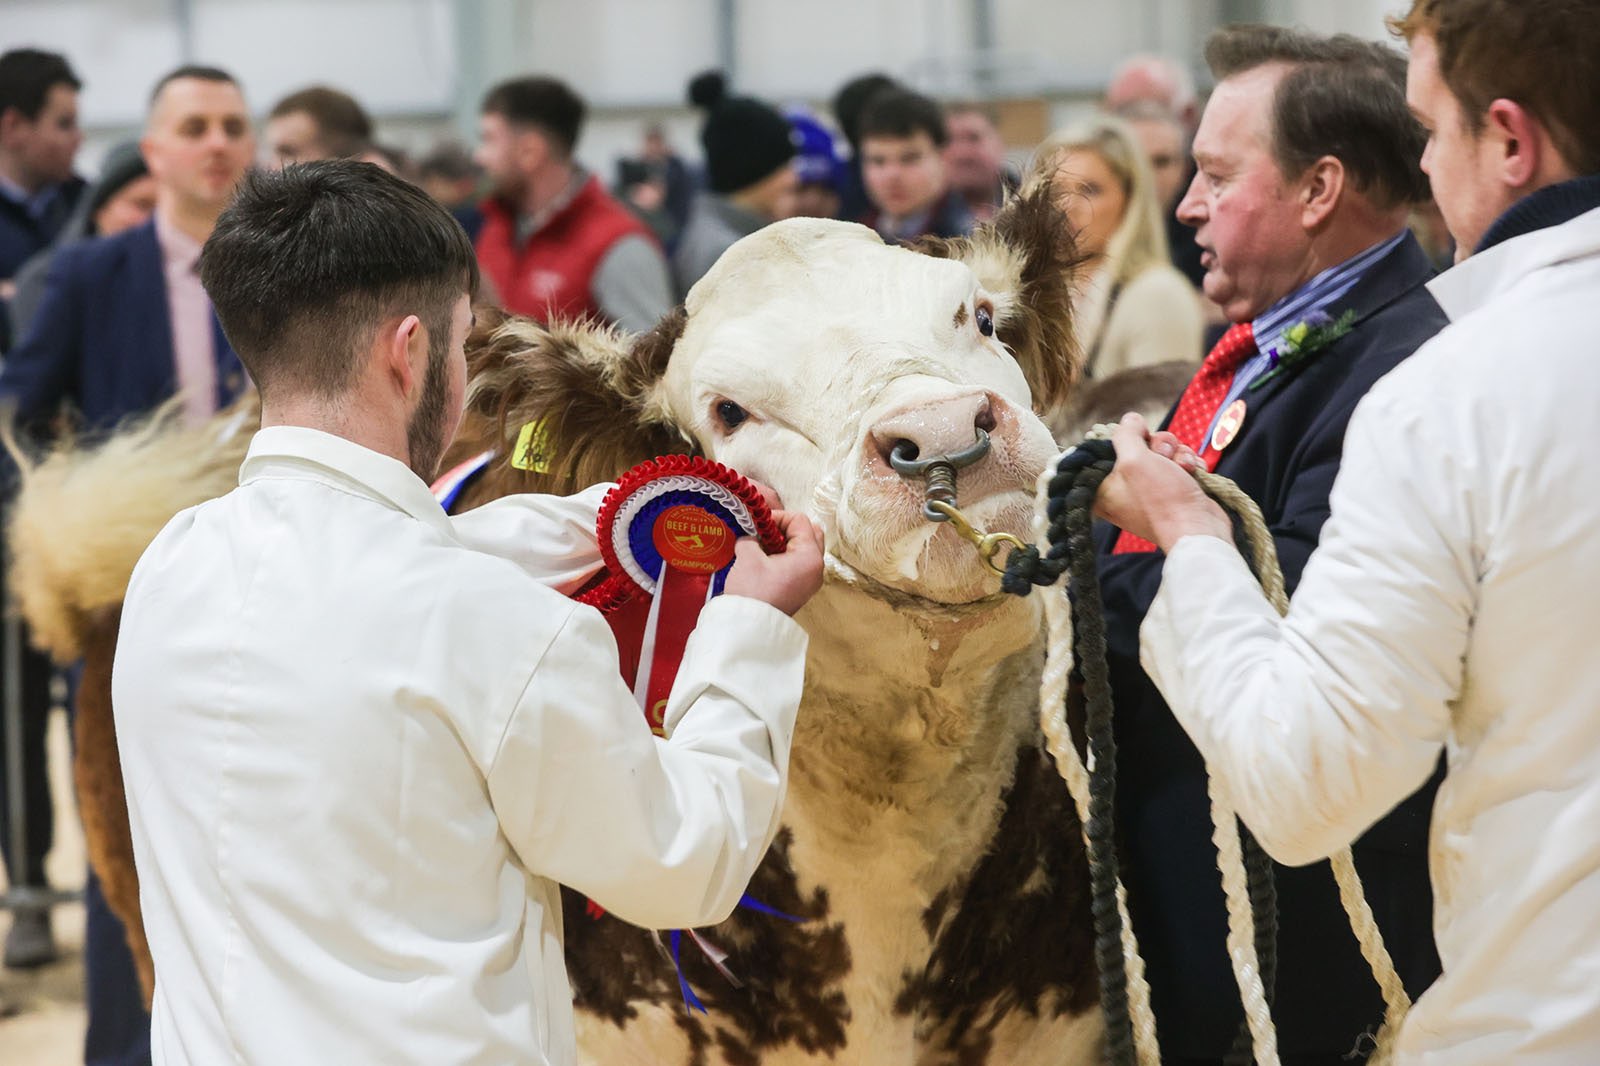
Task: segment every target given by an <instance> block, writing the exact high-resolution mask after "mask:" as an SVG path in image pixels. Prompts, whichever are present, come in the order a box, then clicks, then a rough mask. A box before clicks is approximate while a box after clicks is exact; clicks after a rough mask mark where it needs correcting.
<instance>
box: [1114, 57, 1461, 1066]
mask: <svg viewBox="0 0 1600 1066" xmlns="http://www.w3.org/2000/svg"><path fill="white" fill-rule="evenodd" d="M1206 58H1207V61H1208V62H1209V63H1210V65H1211V68H1212V72H1213V74H1214V75H1215V76H1216V78H1217V80H1218V84H1217V88H1216V90H1215V92H1214V93H1213V95H1212V97H1211V99H1210V102H1209V103H1208V105H1207V107H1206V111H1205V115H1204V118H1203V119H1202V122H1201V125H1200V129H1199V131H1198V133H1197V135H1196V138H1195V143H1194V156H1195V161H1196V163H1197V165H1198V173H1197V175H1196V177H1195V179H1194V181H1193V182H1192V183H1191V185H1190V187H1189V190H1188V193H1187V194H1186V195H1185V197H1184V199H1183V201H1182V202H1181V203H1180V204H1179V207H1178V214H1179V217H1180V218H1181V219H1182V220H1183V221H1184V222H1185V223H1187V224H1189V225H1193V226H1195V227H1197V233H1196V239H1197V240H1198V242H1199V244H1200V247H1201V251H1202V259H1203V262H1204V265H1205V269H1206V275H1205V282H1204V289H1205V294H1206V295H1207V296H1208V297H1209V298H1210V299H1211V300H1213V301H1214V302H1216V303H1217V304H1218V305H1219V306H1220V307H1221V308H1222V310H1223V312H1224V314H1225V315H1226V316H1227V318H1228V319H1229V320H1230V321H1231V322H1233V323H1234V325H1233V327H1232V328H1231V329H1230V330H1229V331H1228V333H1227V334H1225V335H1224V337H1223V339H1222V340H1221V341H1219V343H1218V345H1217V348H1216V349H1214V350H1213V352H1212V354H1211V355H1210V356H1208V358H1207V360H1206V363H1205V364H1204V365H1203V366H1202V369H1201V370H1200V371H1199V372H1198V373H1197V374H1196V376H1195V378H1194V380H1193V381H1191V383H1190V385H1189V386H1188V388H1187V389H1186V390H1185V393H1184V395H1183V397H1182V398H1181V399H1180V400H1179V403H1178V405H1177V407H1176V408H1175V409H1174V412H1173V414H1172V415H1171V416H1169V419H1168V423H1169V425H1168V428H1170V429H1171V430H1172V431H1173V432H1174V433H1175V434H1177V435H1178V436H1179V437H1181V438H1183V439H1184V440H1185V442H1186V443H1188V444H1189V445H1190V446H1192V447H1193V448H1194V450H1195V451H1196V452H1197V453H1199V454H1200V455H1201V456H1202V458H1203V459H1205V460H1206V461H1207V462H1208V463H1209V464H1210V465H1211V467H1212V468H1213V469H1214V470H1215V471H1216V472H1217V473H1218V474H1222V475H1224V476H1226V477H1229V478H1232V479H1233V480H1234V481H1236V482H1237V483H1238V484H1239V485H1240V487H1242V488H1243V489H1244V491H1245V492H1247V493H1248V494H1249V495H1250V496H1251V497H1252V498H1254V499H1255V500H1256V501H1257V502H1258V503H1259V504H1260V505H1261V508H1262V511H1263V513H1264V515H1265V517H1266V521H1267V524H1268V526H1269V527H1270V528H1271V531H1272V535H1273V537H1274V539H1275V540H1276V542H1277V547H1278V556H1279V559H1280V561H1281V562H1282V565H1283V571H1284V576H1285V578H1286V580H1287V582H1288V585H1289V588H1290V589H1291V590H1293V588H1294V586H1295V584H1296V582H1297V581H1298V579H1299V576H1300V571H1301V569H1302V567H1303V566H1304V565H1305V561H1306V558H1307V557H1308V556H1309V555H1310V554H1311V551H1312V549H1313V548H1314V547H1315V546H1316V543H1317V537H1318V534H1319V531H1320V530H1321V527H1322V524H1323V522H1324V521H1325V520H1326V519H1327V517H1328V494H1329V490H1330V489H1331V488H1332V485H1333V481H1334V476H1335V474H1336V473H1337V472H1338V468H1339V458H1340V453H1341V448H1342V443H1343V437H1344V430H1345V424H1346V422H1347V421H1348V420H1349V417H1350V413H1351V411H1352V410H1353V408H1354V407H1355V405H1356V402H1357V401H1358V400H1360V398H1361V397H1362V395H1364V394H1365V393H1366V391H1367V390H1368V388H1370V387H1371V386H1372V384H1373V383H1374V382H1375V381H1377V379H1378V378H1380V377H1381V376H1383V374H1385V373H1386V372H1387V371H1389V370H1390V369H1391V368H1393V367H1394V366H1395V365H1396V364H1397V363H1399V362H1400V361H1401V360H1402V359H1405V358H1406V357H1407V356H1409V355H1410V354H1411V353H1412V352H1413V351H1414V350H1415V349H1416V348H1417V347H1418V346H1420V345H1421V344H1422V343H1423V342H1424V341H1425V340H1427V339H1428V338H1429V337H1430V336H1432V335H1433V334H1434V333H1435V332H1437V331H1438V330H1439V329H1441V328H1442V327H1443V326H1444V324H1445V317H1444V315H1443V313H1442V312H1441V310H1440V309H1439V307H1438V305H1437V304H1436V303H1435V302H1434V300H1433V298H1432V297H1431V296H1430V295H1429V294H1428V292H1427V290H1426V289H1425V288H1423V283H1424V282H1425V281H1427V280H1428V278H1429V277H1430V276H1431V275H1432V269H1431V266H1430V264H1429V262H1428V259H1427V257H1426V255H1424V254H1423V252H1422V249H1421V248H1420V247H1419V246H1418V244H1417V242H1416V241H1415V240H1414V239H1413V238H1412V236H1411V235H1410V233H1409V232H1408V231H1407V230H1406V229H1405V220H1406V215H1407V211H1408V207H1409V205H1410V203H1412V202H1413V201H1416V200H1419V199H1421V198H1423V197H1425V196H1426V195H1427V192H1428V185H1427V181H1426V179H1425V178H1424V177H1423V175H1422V173H1421V171H1420V169H1419V162H1420V160H1421V156H1422V149H1423V145H1424V141H1425V136H1424V134H1423V132H1422V130H1421V128H1420V127H1419V126H1418V125H1417V124H1416V122H1415V120H1414V119H1413V118H1412V117H1411V116H1410V114H1409V113H1408V111H1407V109H1406V103H1405V63H1404V60H1403V59H1401V58H1400V56H1399V55H1398V54H1396V53H1394V52H1392V51H1390V50H1389V49H1386V48H1383V47H1382V46H1379V45H1375V44H1370V43H1367V42H1363V41H1358V40H1356V39H1354V38H1349V37H1334V38H1323V37H1318V36H1314V35H1310V34H1305V33H1300V32H1295V31H1289V30H1281V29H1275V28H1269V27H1257V26H1238V27H1230V28H1227V29H1224V30H1221V31H1218V32H1217V33H1216V34H1214V35H1213V36H1212V38H1211V40H1210V41H1209V42H1208V45H1207V51H1206ZM1319 324H1320V325H1319ZM1100 549H1101V552H1102V554H1101V558H1100V564H1101V565H1100V583H1101V588H1102V592H1103V595H1104V598H1105V606H1106V623H1107V625H1106V628H1107V638H1108V644H1109V647H1110V658H1111V668H1112V684H1113V690H1114V693H1115V699H1116V712H1115V722H1116V733H1117V742H1118V745H1119V754H1118V775H1119V781H1118V791H1117V795H1116V810H1117V817H1118V822H1119V828H1120V830H1121V833H1120V839H1121V840H1122V841H1123V842H1124V843H1123V849H1124V850H1123V855H1122V858H1123V872H1124V876H1125V878H1126V881H1127V887H1128V896H1129V908H1130V912H1131V917H1132V921H1133V926H1134V931H1135V932H1136V934H1137V935H1138V938H1139V943H1140V946H1141V948H1142V949H1143V952H1144V956H1145V960H1146V964H1147V966H1148V974H1149V978H1150V984H1151V994H1152V1001H1153V1007H1154V1010H1155V1014H1156V1020H1157V1025H1158V1028H1159V1032H1160V1038H1161V1044H1162V1050H1163V1061H1165V1062H1167V1063H1169V1064H1175V1063H1181V1064H1194V1066H1198V1064H1202V1063H1205V1064H1211V1063H1220V1062H1221V1061H1222V1060H1223V1058H1224V1057H1225V1056H1226V1054H1227V1052H1228V1050H1229V1047H1230V1045H1231V1044H1232V1043H1233V1040H1234V1037H1235V1034H1236V1032H1237V1031H1238V1029H1239V1025H1240V1022H1241V1020H1242V1018H1243V1011H1242V1008H1241V1007H1240V1003H1239V993H1238V988H1237V986H1236V984H1235V981H1234V978H1233V975H1232V970H1231V967H1230V964H1229V961H1228V957H1227V952H1226V948H1225V946H1224V938H1225V935H1226V930H1227V919H1226V915H1225V911H1224V904H1223V896H1222V891H1221V888H1220V882H1219V879H1218V874H1217V855H1216V849H1215V847H1214V846H1213V845H1212V843H1211V832H1212V830H1211V821H1210V814H1209V811H1210V807H1209V800H1208V798H1207V793H1206V783H1205V781H1206V778H1205V767H1204V763H1203V761H1202V759H1201V757H1200V755H1199V753H1198V752H1197V751H1196V750H1195V748H1194V745H1193V744H1192V743H1191V742H1190V740H1189V738H1188V736H1187V735H1186V734H1185V733H1184V731H1183V729H1182V728H1181V727H1180V726H1179V724H1178V722H1177V721H1176V720H1175V719H1174V718H1173V716H1172V712H1171V711H1170V710H1169V709H1168V707H1167V706H1166V704H1165V703H1164V702H1163V701H1162V698H1161V696H1160V694H1159V693H1158V692H1157V690H1156V688H1155V686H1154V685H1153V684H1152V683H1151V681H1150V679H1149V678H1148V677H1147V676H1146V675H1145V673H1144V671H1143V669H1142V668H1141V667H1140V664H1139V626H1140V624H1141V623H1142V622H1143V620H1144V616H1145V613H1146V611H1147V610H1148V609H1149V606H1150V603H1151V601H1152V599H1153V598H1154V597H1155V594H1156V590H1157V588H1158V587H1159V585H1160V582H1161V568H1162V562H1163V559H1164V556H1162V555H1161V554H1160V553H1159V552H1158V551H1156V550H1155V547H1154V545H1150V544H1148V543H1147V542H1144V541H1140V540H1139V539H1138V538H1136V537H1133V536H1132V535H1131V534H1128V533H1124V532H1120V531H1118V530H1116V529H1113V528H1109V527H1104V528H1102V529H1101V531H1100ZM1193 622H1194V625H1195V626H1197V627H1199V626H1204V625H1205V624H1206V619H1205V618H1203V617H1198V618H1195V619H1194V620H1193ZM1437 780H1438V779H1437V777H1436V778H1435V779H1434V782H1432V783H1430V784H1429V785H1428V786H1427V787H1425V788H1424V789H1423V790H1422V791H1420V792H1418V793H1417V794H1416V795H1414V796H1412V797H1411V798H1410V799H1409V800H1407V801H1406V802H1405V803H1404V804H1402V805H1401V806H1400V807H1399V808H1398V809H1397V810H1396V811H1395V812H1394V813H1393V814H1391V815H1390V816H1389V817H1387V818H1386V819H1384V820H1383V821H1382V822H1379V823H1378V824H1377V825H1376V826H1375V827H1373V829H1372V830H1371V831H1370V832H1368V833H1367V835H1366V836H1365V837H1363V838H1362V840H1361V841H1359V842H1358V843H1357V844H1356V845H1355V856H1356V865H1357V867H1358V869H1359V870H1360V873H1361V875H1362V878H1363V879H1364V881H1365V884H1366V890H1367V896H1368V899H1369V900H1370V901H1371V903H1372V906H1373V910H1374V912H1375V914H1376V916H1377V919H1378V923H1379V925H1380V927H1381V929H1382V931H1383V933H1384V936H1385V939H1386V941H1387V943H1388V946H1389V950H1390V952H1391V953H1392V954H1393V956H1394V960H1395V963H1396V965H1397V966H1398V968H1399V972H1400V974H1401V976H1402V977H1403V978H1404V979H1405V982H1406V985H1407V987H1408V989H1409V990H1410V992H1411V994H1412V995H1413V996H1415V995H1417V994H1419V993H1420V992H1421V991H1422V990H1423V989H1424V988H1425V987H1426V986H1427V985H1428V984H1429V983H1430V982H1431V981H1432V980H1433V979H1434V978H1435V977H1436V976H1437V975H1438V972H1439V959H1438V954H1437V952H1436V950H1435V947H1434V943H1433V935H1432V928H1431V912H1432V895H1431V891H1430V888H1429V881H1428V867H1427V856H1428V818H1429V812H1430V810H1431V807H1432V801H1433V791H1434V789H1435V788H1436V787H1437ZM1274 872H1275V874H1276V881H1277V893H1278V909H1279V925H1278V948H1277V957H1278V961H1277V975H1276V982H1275V989H1273V990H1272V991H1275V1004H1274V1009H1273V1016H1274V1018H1275V1020H1276V1022H1277V1025H1278V1034H1279V1048H1280V1050H1281V1052H1282V1055H1283V1061H1284V1062H1285V1063H1286V1064H1289V1066H1324V1064H1326V1066H1334V1064H1337V1063H1340V1062H1342V1061H1345V1060H1344V1056H1345V1055H1347V1054H1348V1053H1350V1052H1351V1051H1352V1049H1353V1048H1355V1047H1356V1046H1357V1043H1358V1039H1359V1037H1360V1035H1361V1034H1362V1033H1363V1032H1369V1031H1370V1032H1375V1031H1376V1027H1377V1025H1378V1023H1379V1022H1380V1021H1381V1020H1382V1014H1383V1005H1382V1000H1381V999H1380V997H1379V995H1378V990H1377V986H1376V984H1375V982H1374V980H1373V978H1372V976H1371V973H1370V971H1369V970H1368V969H1367V966H1366V964H1365V962H1364V961H1363V960H1362V958H1361V956H1360V954H1359V951H1358V948H1357V944H1356V940H1355V938H1354V936H1353V935H1352V933H1351V931H1350V927H1349V923H1348V921H1347V919H1346V918H1345V916H1344V912H1343V909H1342V907H1341V906H1340V903H1339V898H1338V894H1337V890H1336V888H1335V885H1334V881H1333V877H1332V873H1331V871H1330V870H1329V867H1328V865H1327V864H1326V863H1318V864H1316V865H1314V866H1309V867H1303V868H1298V869H1288V868H1285V867H1282V866H1276V865H1274ZM1369 1046H1370V1045H1369Z"/></svg>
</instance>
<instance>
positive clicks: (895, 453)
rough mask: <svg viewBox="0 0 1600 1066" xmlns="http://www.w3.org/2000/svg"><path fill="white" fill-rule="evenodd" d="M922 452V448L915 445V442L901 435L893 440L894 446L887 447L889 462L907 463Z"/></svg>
mask: <svg viewBox="0 0 1600 1066" xmlns="http://www.w3.org/2000/svg"><path fill="white" fill-rule="evenodd" d="M921 454H922V449H921V448H919V447H917V442H916V441H914V440H907V439H906V438H905V437H901V438H900V439H899V440H897V441H895V442H894V447H893V448H890V449H889V461H890V463H891V464H892V463H895V462H901V463H909V462H912V461H913V460H915V459H916V457H917V456H919V455H921Z"/></svg>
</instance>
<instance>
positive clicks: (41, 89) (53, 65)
mask: <svg viewBox="0 0 1600 1066" xmlns="http://www.w3.org/2000/svg"><path fill="white" fill-rule="evenodd" d="M57 85H67V86H71V87H72V88H74V89H81V88H83V83H82V82H81V81H79V80H78V76H77V75H76V74H74V73H73V72H72V67H71V66H69V65H68V63H67V60H66V57H65V56H61V55H57V54H56V53H54V52H41V51H39V50H38V49H37V48H14V49H12V50H11V51H9V52H7V53H5V54H4V55H0V115H3V114H5V113H6V112H7V111H10V110H12V109H15V110H17V111H19V112H21V114H22V117H23V118H25V119H27V120H28V121H29V122H32V121H34V120H35V119H37V118H38V117H39V112H41V111H43V110H44V102H45V100H46V99H48V98H49V96H50V90H51V89H53V88H55V87H56V86H57Z"/></svg>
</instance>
